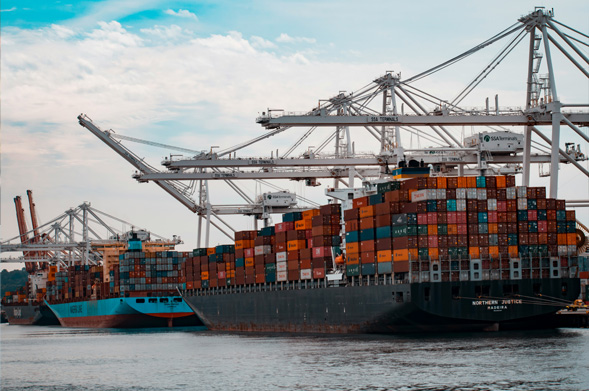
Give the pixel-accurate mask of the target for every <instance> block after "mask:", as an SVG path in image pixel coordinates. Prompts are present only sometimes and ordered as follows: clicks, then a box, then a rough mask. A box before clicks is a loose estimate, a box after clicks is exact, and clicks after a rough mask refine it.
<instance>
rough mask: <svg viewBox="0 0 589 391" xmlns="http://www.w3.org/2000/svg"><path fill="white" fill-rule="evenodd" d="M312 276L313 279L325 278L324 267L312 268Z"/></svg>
mask: <svg viewBox="0 0 589 391" xmlns="http://www.w3.org/2000/svg"><path fill="white" fill-rule="evenodd" d="M313 278H314V279H319V278H325V268H317V269H313Z"/></svg>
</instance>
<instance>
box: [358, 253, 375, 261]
mask: <svg viewBox="0 0 589 391" xmlns="http://www.w3.org/2000/svg"><path fill="white" fill-rule="evenodd" d="M360 262H361V263H374V262H376V253H375V252H374V251H363V252H362V253H360Z"/></svg>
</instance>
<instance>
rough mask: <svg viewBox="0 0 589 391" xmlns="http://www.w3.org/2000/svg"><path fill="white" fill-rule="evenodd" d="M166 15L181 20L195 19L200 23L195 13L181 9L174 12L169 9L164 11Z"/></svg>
mask: <svg viewBox="0 0 589 391" xmlns="http://www.w3.org/2000/svg"><path fill="white" fill-rule="evenodd" d="M164 13H165V14H167V15H172V16H178V17H180V18H189V19H194V20H195V21H198V18H197V17H196V15H195V14H194V13H192V12H190V11H187V10H183V9H179V10H178V11H174V10H172V9H167V10H165V11H164Z"/></svg>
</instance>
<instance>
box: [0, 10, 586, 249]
mask: <svg viewBox="0 0 589 391" xmlns="http://www.w3.org/2000/svg"><path fill="white" fill-rule="evenodd" d="M561 3H562V4H560V3H559V4H550V3H548V2H546V1H518V2H513V1H503V0H502V1H498V2H494V3H493V4H492V5H491V3H486V2H465V1H445V2H439V1H423V2H392V1H368V2H363V3H358V2H357V1H320V0H316V1H265V0H264V1H263V0H260V1H245V2H242V1H195V2H193V1H156V0H143V1H135V0H134V1H120V0H119V1H113V0H107V1H26V0H18V1H11V0H4V1H3V2H2V5H1V11H2V12H1V13H0V18H1V34H2V52H1V67H2V69H1V70H2V73H1V78H2V80H1V81H2V84H1V94H2V103H1V104H2V119H1V121H2V123H1V125H2V135H1V136H2V158H1V159H2V189H1V194H2V200H3V202H2V215H1V216H2V221H1V223H2V227H1V229H2V231H1V232H0V237H1V238H2V239H7V238H10V237H13V236H16V234H17V227H16V219H15V213H14V204H13V203H12V201H11V200H12V198H13V197H14V196H16V195H18V194H20V195H25V192H26V190H27V189H32V190H33V191H34V193H35V196H36V199H37V206H38V209H39V215H40V218H41V220H42V221H48V220H50V219H51V218H53V217H55V216H57V215H59V214H60V213H62V212H63V211H65V210H66V209H68V208H69V207H72V206H76V205H79V204H80V203H81V202H82V201H90V202H92V204H93V206H95V207H96V208H98V209H100V210H104V211H106V212H110V213H112V214H114V215H117V216H120V217H121V218H124V219H125V220H127V221H131V222H133V223H135V224H137V225H138V226H142V227H147V228H149V229H151V230H153V231H154V232H157V233H159V234H161V235H163V236H167V237H171V236H172V235H173V234H178V235H181V236H182V237H183V238H184V239H185V242H186V245H185V247H184V248H185V249H191V248H193V247H195V243H196V239H195V237H196V228H195V227H196V218H195V217H194V215H192V213H190V212H189V211H188V210H187V209H185V208H184V207H183V206H181V205H180V204H179V203H178V202H176V201H174V200H173V199H172V198H171V197H170V196H168V195H167V194H165V193H164V192H163V191H161V190H160V189H159V188H157V187H156V186H155V185H153V184H138V183H136V182H135V181H134V180H133V179H132V178H131V173H132V172H133V169H132V167H131V166H129V165H128V164H127V163H126V162H125V161H123V159H121V158H120V157H119V156H117V155H116V154H115V153H114V152H112V151H111V150H110V149H108V148H107V147H106V146H104V145H102V144H101V142H100V141H99V140H98V139H96V138H95V137H94V136H92V135H91V134H89V132H88V131H86V130H84V129H83V128H81V127H80V126H79V125H78V124H77V120H76V117H77V115H78V114H80V113H82V112H83V113H86V114H88V115H89V116H90V117H91V118H92V119H93V120H94V121H95V123H96V124H97V125H99V126H100V127H102V128H103V129H109V128H112V129H114V130H115V131H117V132H118V133H121V134H124V135H128V136H133V137H137V138H142V139H147V140H152V141H157V142H161V143H165V144H170V145H177V146H184V147H187V148H191V149H195V150H201V149H208V148H209V147H210V146H211V145H220V146H225V147H229V146H231V145H235V144H237V143H238V142H240V141H243V140H247V139H250V138H253V137H255V136H257V135H259V134H261V132H262V129H261V128H260V127H259V125H257V124H256V123H255V122H254V119H255V117H256V116H257V115H258V113H259V112H261V111H264V110H266V108H268V107H279V108H284V109H287V110H295V111H304V110H307V109H309V108H311V107H313V106H314V105H316V103H317V101H318V99H324V98H329V97H331V96H333V95H336V94H337V93H338V92H339V91H340V90H346V91H353V90H355V89H357V88H360V87H362V86H364V85H366V84H368V83H370V82H371V81H372V80H373V79H374V78H375V77H378V76H380V75H382V74H383V73H384V72H385V71H387V70H395V71H397V72H401V73H402V75H403V76H404V77H408V76H411V75H413V74H416V73H417V72H419V71H422V70H425V69H427V68H429V67H431V66H433V65H436V64H438V63H440V62H442V61H444V60H446V59H448V58H450V57H451V56H454V55H456V54H458V53H461V52H463V51H465V50H467V49H469V48H470V47H472V46H474V45H476V44H478V43H480V42H482V41H484V40H486V39H487V38H489V37H491V36H493V35H494V34H496V33H498V32H499V31H501V30H503V29H505V28H506V27H508V26H510V25H512V24H514V23H516V22H517V19H518V18H519V17H520V16H521V15H524V14H527V13H528V12H530V11H532V10H533V9H534V6H536V5H541V6H547V7H548V8H550V7H553V6H554V7H555V14H556V19H557V20H559V21H561V22H564V23H566V24H568V25H570V26H572V27H575V28H577V29H578V30H580V31H583V32H585V33H588V32H589V16H588V15H589V3H588V2H586V1H581V0H574V1H567V2H561ZM523 46H525V45H523ZM499 49H500V47H496V48H491V49H490V51H487V52H485V53H481V54H480V55H476V56H472V58H470V59H469V61H471V62H470V63H465V64H459V65H458V66H457V67H456V68H452V69H448V70H446V71H444V72H440V75H439V78H438V79H435V80H432V81H427V82H426V83H425V84H424V85H423V87H424V88H427V89H428V91H435V92H436V93H439V94H446V93H448V94H450V95H455V94H456V92H458V91H460V89H461V87H462V86H464V83H465V82H468V81H470V79H471V78H472V77H473V76H474V75H475V74H476V73H477V71H478V70H480V69H482V67H483V66H484V65H486V64H487V62H488V60H489V59H490V58H492V56H493V55H494V54H496V53H497V51H498V50H499ZM525 50H526V48H525V47H523V49H521V50H519V51H516V52H514V57H516V58H515V60H514V61H512V62H508V61H506V62H505V63H503V64H501V67H500V68H499V69H498V72H497V75H496V76H495V78H493V79H489V80H486V81H485V83H483V84H482V85H481V90H480V92H479V93H478V95H477V94H475V95H474V96H473V97H472V101H471V102H466V103H468V104H467V106H482V105H483V104H484V98H485V97H487V96H491V97H492V96H494V95H495V94H499V95H500V101H501V105H505V106H521V105H523V100H524V99H525V98H524V95H523V93H522V87H524V86H525V72H526V69H527V68H526V60H525ZM522 54H523V56H522ZM518 56H519V57H518ZM557 61H559V62H558V64H561V62H562V60H561V59H558V60H557ZM558 72H559V75H558V83H559V93H560V94H561V96H562V99H563V100H569V101H588V100H589V84H587V80H583V79H582V78H581V79H580V80H581V81H580V83H581V84H579V81H578V80H579V79H578V78H575V77H576V76H577V74H578V73H579V72H578V71H576V70H575V69H573V68H570V67H569V68H567V67H566V66H562V67H560V66H559V67H558ZM522 75H523V76H522ZM579 85H580V86H582V87H581V88H579ZM463 131H464V130H463ZM466 131H467V132H470V129H467V130H466ZM294 136H295V135H291V136H289V137H290V138H288V137H287V138H286V139H284V138H280V139H276V140H274V139H273V140H269V145H265V146H263V147H260V148H258V149H256V148H252V149H250V150H249V151H248V152H245V151H244V155H245V156H249V155H248V154H254V155H258V154H259V155H260V156H263V155H265V154H267V151H268V150H273V149H276V148H286V147H288V146H290V145H291V144H292V143H293V142H294V141H295V139H296V137H294ZM575 141H577V140H575ZM315 145H317V144H315ZM129 147H130V148H131V149H133V150H134V151H136V152H137V153H138V154H140V155H141V156H142V157H145V158H146V159H148V160H149V161H150V162H151V163H152V165H155V166H158V165H159V161H160V160H161V159H162V158H163V157H164V156H166V155H167V154H169V152H166V151H163V150H153V149H148V148H147V147H145V146H144V145H140V144H130V145H129ZM586 147H587V145H586V143H585V144H582V148H583V149H584V151H585V153H587V152H589V151H588V150H587V149H588V148H586ZM366 148H367V149H369V148H371V147H370V146H368V145H367V146H366ZM575 175H576V172H574V171H571V170H569V169H568V167H567V168H563V169H562V170H561V194H562V196H567V194H566V193H567V189H569V188H571V187H572V186H570V185H571V184H572V183H575ZM535 181H536V184H538V185H545V184H547V180H546V179H540V178H537V177H536V178H535ZM241 185H242V186H243V187H244V188H247V189H248V190H249V191H251V192H255V191H256V190H259V189H256V188H255V187H254V186H253V185H252V184H251V183H243V184H241ZM215 186H216V185H215ZM284 186H285V187H286V188H289V189H291V190H298V191H300V192H303V193H304V195H308V196H311V195H313V196H315V195H318V194H319V195H320V193H317V191H316V190H312V189H307V188H304V187H302V186H299V185H297V184H285V185H284ZM581 191H582V192H584V197H585V198H588V197H589V194H588V192H589V189H588V188H587V186H582V189H581ZM582 196H583V194H582V195H580V196H577V195H575V197H574V198H582ZM215 197H216V198H215V200H216V202H218V203H230V202H234V201H235V200H233V199H231V198H230V197H229V196H228V195H227V192H226V191H223V190H222V189H221V191H220V193H218V195H216V196H215ZM587 217H589V215H588V216H587ZM240 224H241V222H239V223H236V225H237V226H238V227H239V228H243V229H250V228H251V222H250V221H249V220H248V222H246V223H245V224H243V225H240ZM213 241H217V242H219V243H223V242H225V239H224V238H223V237H221V236H215V235H213ZM217 242H213V243H212V244H216V243H217Z"/></svg>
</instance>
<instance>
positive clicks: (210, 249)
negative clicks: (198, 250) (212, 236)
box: [207, 247, 215, 255]
mask: <svg viewBox="0 0 589 391" xmlns="http://www.w3.org/2000/svg"><path fill="white" fill-rule="evenodd" d="M211 254H215V248H214V247H210V248H207V255H211Z"/></svg>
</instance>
